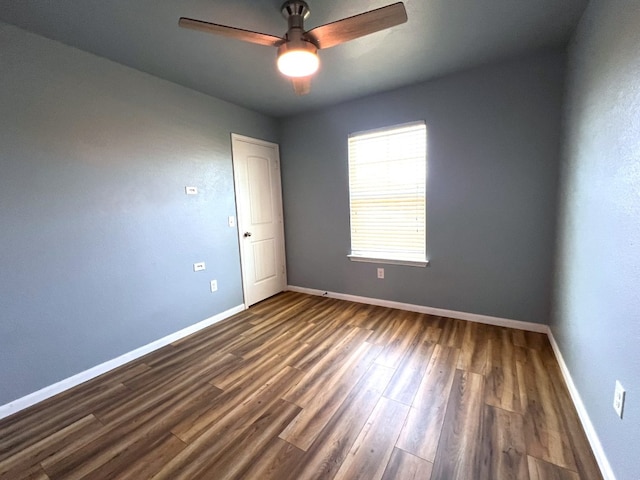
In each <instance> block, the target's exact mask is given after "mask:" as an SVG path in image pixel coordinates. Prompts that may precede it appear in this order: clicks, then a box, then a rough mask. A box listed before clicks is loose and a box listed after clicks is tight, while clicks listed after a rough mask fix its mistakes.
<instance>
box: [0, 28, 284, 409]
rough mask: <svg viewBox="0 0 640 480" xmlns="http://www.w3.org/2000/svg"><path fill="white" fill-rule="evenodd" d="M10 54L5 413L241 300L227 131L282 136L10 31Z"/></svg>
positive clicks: (0, 37)
mask: <svg viewBox="0 0 640 480" xmlns="http://www.w3.org/2000/svg"><path fill="white" fill-rule="evenodd" d="M0 45H2V48H0V71H1V72H2V74H1V75H0V113H1V114H0V225H1V228H0V366H1V367H2V368H0V405H2V404H4V403H7V402H9V401H11V400H14V399H16V398H19V397H21V396H23V395H26V394H28V393H30V392H33V391H35V390H38V389H39V388H42V387H45V386H47V385H50V384H52V383H54V382H56V381H59V380H61V379H64V378H66V377H68V376H71V375H73V374H75V373H78V372H80V371H83V370H85V369H87V368H90V367H92V366H95V365H97V364H99V363H101V362H104V361H106V360H110V359H112V358H115V357H117V356H118V355H121V354H123V353H125V352H128V351H131V350H133V349H135V348H137V347H140V346H142V345H145V344H147V343H149V342H151V341H153V340H156V339H158V338H161V337H163V336H165V335H168V334H170V333H173V332H175V331H178V330H180V329H182V328H184V327H187V326H189V325H191V324H194V323H196V322H198V321H201V320H204V319H205V318H208V317H210V316H212V315H215V314H217V313H220V312H222V311H225V310H227V309H229V308H232V307H235V306H237V305H239V304H241V303H242V288H241V277H240V264H239V251H238V240H237V233H236V230H235V229H233V228H229V227H228V226H227V216H228V215H235V201H234V193H233V175H232V164H231V141H230V133H231V132H238V133H241V134H245V135H250V136H254V137H260V138H265V139H267V140H272V141H273V140H277V137H276V134H277V131H276V125H275V122H273V121H272V120H270V119H268V118H266V117H263V116H261V115H258V114H254V113H252V112H250V111H248V110H245V109H241V108H239V107H236V106H233V105H231V104H228V103H225V102H222V101H218V100H216V99H212V98H210V97H207V96H204V95H201V94H198V93H195V92H193V91H190V90H187V89H185V88H182V87H179V86H177V85H174V84H171V83H168V82H165V81H161V80H158V79H155V78H153V77H150V76H148V75H146V74H142V73H140V72H137V71H134V70H131V69H128V68H125V67H122V66H120V65H117V64H114V63H112V62H109V61H106V60H104V59H101V58H98V57H95V56H92V55H89V54H86V53H83V52H80V51H78V50H75V49H72V48H69V47H66V46H63V45H61V44H59V43H56V42H52V41H50V40H46V39H43V38H41V37H37V36H34V35H31V34H28V33H26V32H24V31H21V30H19V29H17V28H15V27H10V26H7V25H3V24H0ZM186 185H195V186H198V187H199V189H200V195H198V196H195V197H187V196H186V195H185V194H184V187H185V186H186ZM198 261H204V262H206V264H207V270H206V271H205V272H198V273H194V272H193V267H192V264H193V263H194V262H198ZM213 278H216V279H217V280H218V285H219V291H218V292H217V293H216V294H212V293H210V291H209V279H213Z"/></svg>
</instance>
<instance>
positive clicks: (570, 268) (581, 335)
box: [552, 0, 640, 480]
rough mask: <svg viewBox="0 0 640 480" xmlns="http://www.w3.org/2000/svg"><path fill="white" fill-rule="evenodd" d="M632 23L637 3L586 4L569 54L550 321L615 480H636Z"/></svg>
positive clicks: (637, 301)
mask: <svg viewBox="0 0 640 480" xmlns="http://www.w3.org/2000/svg"><path fill="white" fill-rule="evenodd" d="M631 5H634V8H630V6H631ZM639 26H640V8H638V2H625V1H617V0H616V1H592V2H591V4H590V5H589V8H588V10H587V12H586V13H585V16H584V17H583V19H582V21H581V24H580V27H579V29H578V34H577V37H576V39H575V42H574V44H573V45H572V48H571V49H570V62H569V65H570V69H569V79H570V80H569V89H568V102H567V116H566V120H567V124H566V144H565V149H564V161H563V168H562V172H563V174H562V189H561V192H562V194H561V197H560V204H561V215H560V223H559V229H558V230H559V238H560V240H559V248H558V275H557V293H556V295H557V296H556V302H555V305H556V307H555V315H554V320H553V322H552V331H553V334H554V336H555V337H556V339H557V341H558V344H559V346H560V349H561V351H562V353H563V356H564V358H565V360H566V362H567V364H568V367H569V370H570V372H571V376H572V377H573V380H574V381H575V384H576V386H577V388H578V390H579V392H580V395H581V397H582V400H583V401H584V404H585V406H586V408H587V411H588V413H589V416H590V418H591V420H592V422H593V424H594V426H595V428H596V431H597V433H598V435H599V437H600V440H601V442H602V444H603V446H604V449H605V452H606V454H607V456H608V458H609V461H610V463H611V464H612V466H613V469H614V471H615V473H616V475H617V478H619V479H621V480H622V479H624V480H627V479H629V480H637V479H639V478H640V460H639V459H638V451H639V450H638V445H640V83H639V82H640V28H639ZM616 379H618V380H620V381H621V383H622V384H623V386H624V387H625V388H626V389H627V403H626V408H625V415H624V419H623V420H620V419H619V418H617V416H616V414H615V412H614V410H613V408H612V403H613V391H614V384H615V380H616Z"/></svg>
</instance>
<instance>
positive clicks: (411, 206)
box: [349, 122, 427, 265]
mask: <svg viewBox="0 0 640 480" xmlns="http://www.w3.org/2000/svg"><path fill="white" fill-rule="evenodd" d="M426 180H427V128H426V125H425V124H424V122H420V123H411V124H406V125H399V126H394V127H390V128H385V129H380V130H372V131H367V132H360V133H354V134H351V135H350V136H349V203H350V210H351V255H350V257H351V259H352V260H358V259H369V260H374V261H375V260H376V259H380V260H389V261H392V262H393V261H396V262H398V263H409V264H411V263H416V264H423V265H424V264H426V248H427V241H426V183H427V182H426Z"/></svg>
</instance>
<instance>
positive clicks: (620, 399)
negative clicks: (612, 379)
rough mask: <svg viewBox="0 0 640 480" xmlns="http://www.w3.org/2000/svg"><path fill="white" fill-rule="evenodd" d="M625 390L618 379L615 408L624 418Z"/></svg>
mask: <svg viewBox="0 0 640 480" xmlns="http://www.w3.org/2000/svg"><path fill="white" fill-rule="evenodd" d="M625 393H626V392H625V390H624V387H623V386H622V384H621V383H620V382H619V381H618V380H616V390H615V392H614V394H613V409H614V410H615V411H616V413H617V414H618V416H619V417H620V418H622V412H623V411H624V397H625Z"/></svg>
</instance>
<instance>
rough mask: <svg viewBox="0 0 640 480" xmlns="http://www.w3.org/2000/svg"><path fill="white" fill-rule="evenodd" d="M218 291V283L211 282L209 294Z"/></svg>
mask: <svg viewBox="0 0 640 480" xmlns="http://www.w3.org/2000/svg"><path fill="white" fill-rule="evenodd" d="M217 290H218V281H217V280H211V293H213V292H216V291H217Z"/></svg>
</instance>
